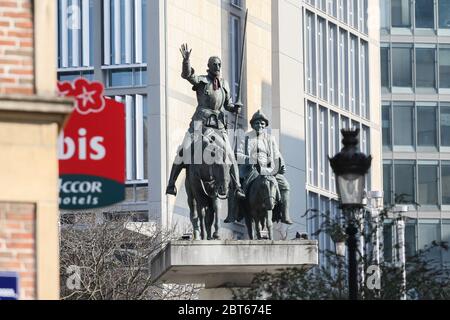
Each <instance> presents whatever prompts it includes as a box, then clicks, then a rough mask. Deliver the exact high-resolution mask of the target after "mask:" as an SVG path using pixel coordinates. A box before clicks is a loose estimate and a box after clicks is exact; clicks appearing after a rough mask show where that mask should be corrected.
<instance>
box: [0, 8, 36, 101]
mask: <svg viewBox="0 0 450 320" xmlns="http://www.w3.org/2000/svg"><path fill="white" fill-rule="evenodd" d="M33 75H34V68H33V14H32V5H31V0H0V95H1V94H26V95H31V94H33V93H34V80H33V79H34V76H33Z"/></svg>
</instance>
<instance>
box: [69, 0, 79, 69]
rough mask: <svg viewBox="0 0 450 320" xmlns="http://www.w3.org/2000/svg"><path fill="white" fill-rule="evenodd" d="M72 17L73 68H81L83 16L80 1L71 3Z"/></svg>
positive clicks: (75, 0) (76, 0)
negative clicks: (81, 19)
mask: <svg viewBox="0 0 450 320" xmlns="http://www.w3.org/2000/svg"><path fill="white" fill-rule="evenodd" d="M70 14H71V16H70V21H71V23H72V26H70V27H71V28H70V32H72V48H71V49H72V63H71V67H79V66H80V27H81V21H80V18H81V14H80V0H72V1H71V13H70Z"/></svg>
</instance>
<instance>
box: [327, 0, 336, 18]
mask: <svg viewBox="0 0 450 320" xmlns="http://www.w3.org/2000/svg"><path fill="white" fill-rule="evenodd" d="M327 12H328V14H330V15H332V16H333V17H336V0H327Z"/></svg>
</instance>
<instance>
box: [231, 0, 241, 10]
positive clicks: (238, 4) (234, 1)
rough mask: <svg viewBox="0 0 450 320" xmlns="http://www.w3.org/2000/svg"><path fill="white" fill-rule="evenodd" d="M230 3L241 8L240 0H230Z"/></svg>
mask: <svg viewBox="0 0 450 320" xmlns="http://www.w3.org/2000/svg"><path fill="white" fill-rule="evenodd" d="M231 4H232V5H233V6H236V7H239V8H242V0H231Z"/></svg>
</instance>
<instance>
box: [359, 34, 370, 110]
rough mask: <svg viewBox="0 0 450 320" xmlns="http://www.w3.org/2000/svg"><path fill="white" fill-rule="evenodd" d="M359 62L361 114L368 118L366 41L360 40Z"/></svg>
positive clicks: (367, 53)
mask: <svg viewBox="0 0 450 320" xmlns="http://www.w3.org/2000/svg"><path fill="white" fill-rule="evenodd" d="M359 57H360V63H359V73H360V77H359V81H358V84H359V87H360V98H361V115H362V116H363V117H364V118H366V119H369V118H370V103H369V101H370V97H369V81H368V78H369V52H368V45H367V42H366V41H363V40H361V47H360V53H359Z"/></svg>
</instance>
